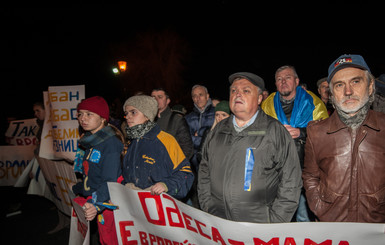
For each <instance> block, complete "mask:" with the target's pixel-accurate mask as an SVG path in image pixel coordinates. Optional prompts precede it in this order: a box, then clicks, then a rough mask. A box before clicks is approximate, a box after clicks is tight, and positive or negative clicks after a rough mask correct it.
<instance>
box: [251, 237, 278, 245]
mask: <svg viewBox="0 0 385 245" xmlns="http://www.w3.org/2000/svg"><path fill="white" fill-rule="evenodd" d="M253 241H254V245H279V237H273V238H271V240H270V241H268V242H265V241H262V240H261V239H259V238H256V237H254V239H253Z"/></svg>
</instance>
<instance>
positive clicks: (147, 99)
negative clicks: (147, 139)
mask: <svg viewBox="0 0 385 245" xmlns="http://www.w3.org/2000/svg"><path fill="white" fill-rule="evenodd" d="M129 105H130V106H133V107H135V108H136V109H138V110H139V111H140V112H142V113H143V114H144V115H145V116H146V117H147V118H148V119H149V120H150V121H151V122H153V121H154V119H155V117H156V114H157V113H158V102H157V101H156V100H155V99H154V98H153V97H151V96H148V95H135V96H132V97H130V98H128V99H127V100H126V102H124V105H123V110H125V109H126V106H129Z"/></svg>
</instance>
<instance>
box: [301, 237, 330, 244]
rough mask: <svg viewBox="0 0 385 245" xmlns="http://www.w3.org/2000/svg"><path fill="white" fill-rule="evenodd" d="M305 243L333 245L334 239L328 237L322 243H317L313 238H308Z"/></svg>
mask: <svg viewBox="0 0 385 245" xmlns="http://www.w3.org/2000/svg"><path fill="white" fill-rule="evenodd" d="M303 244H304V245H332V240H329V239H328V240H326V241H323V242H321V243H316V242H314V241H313V240H311V239H309V238H306V239H305V241H304V243H303Z"/></svg>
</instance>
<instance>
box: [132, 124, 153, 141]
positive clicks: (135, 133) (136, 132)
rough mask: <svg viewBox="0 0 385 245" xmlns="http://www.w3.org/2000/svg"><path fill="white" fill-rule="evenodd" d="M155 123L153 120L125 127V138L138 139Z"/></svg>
mask: <svg viewBox="0 0 385 245" xmlns="http://www.w3.org/2000/svg"><path fill="white" fill-rule="evenodd" d="M155 125H156V124H155V123H154V122H151V121H147V122H145V123H142V124H138V125H135V126H132V127H126V133H127V139H128V140H133V139H139V138H141V137H143V136H144V135H145V134H146V133H148V132H149V131H150V130H151V129H152V128H153V127H155Z"/></svg>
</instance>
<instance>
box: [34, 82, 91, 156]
mask: <svg viewBox="0 0 385 245" xmlns="http://www.w3.org/2000/svg"><path fill="white" fill-rule="evenodd" d="M84 98H85V87H84V85H77V86H52V87H48V100H49V102H48V103H49V104H50V106H49V107H47V108H50V109H49V110H48V111H49V112H50V115H49V116H48V117H47V116H46V121H47V122H45V123H44V127H43V132H42V145H44V147H42V146H41V148H40V149H41V150H40V157H44V158H47V159H69V160H71V161H73V160H74V158H75V154H76V150H77V142H78V139H79V129H78V128H79V124H78V121H77V117H76V115H77V111H76V107H77V105H78V104H79V102H80V101H81V100H82V99H84ZM44 103H45V105H46V106H47V101H46V98H45V102H44ZM46 110H47V109H46ZM50 124H51V125H50ZM45 140H46V141H47V142H44V143H43V141H45ZM51 141H52V142H51ZM46 147H53V150H52V151H51V154H52V152H53V157H52V156H50V151H49V150H47V149H46ZM46 150H47V152H45V151H46Z"/></svg>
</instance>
